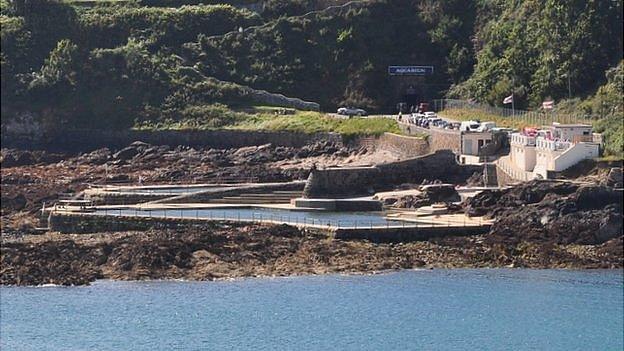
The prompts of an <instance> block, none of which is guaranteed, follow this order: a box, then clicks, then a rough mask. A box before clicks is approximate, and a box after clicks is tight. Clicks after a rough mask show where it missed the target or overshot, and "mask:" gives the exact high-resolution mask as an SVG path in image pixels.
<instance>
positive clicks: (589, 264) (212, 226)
mask: <svg viewBox="0 0 624 351" xmlns="http://www.w3.org/2000/svg"><path fill="white" fill-rule="evenodd" d="M1 252H2V254H1V268H0V284H2V285H42V284H58V285H81V284H89V283H90V282H93V281H95V280H96V279H114V280H145V279H149V280H153V279H186V280H214V279H224V278H241V277H257V276H288V275H308V274H328V273H371V272H378V271H386V270H398V269H412V268H485V267H490V268H493V267H523V268H571V269H583V268H593V269H596V268H603V269H604V268H608V269H613V268H622V267H623V259H622V237H619V238H615V239H611V240H609V241H607V242H605V243H603V244H600V245H578V244H568V245H559V244H552V243H537V242H531V241H520V242H518V243H515V244H503V243H493V242H491V241H490V240H488V237H487V236H486V235H481V236H472V237H453V238H437V239H431V240H429V241H424V242H410V243H386V244H378V243H371V242H367V241H342V240H333V239H331V238H328V237H327V235H326V234H325V233H322V232H319V231H314V230H303V229H298V228H295V227H291V226H287V225H272V226H267V225H225V224H217V223H206V224H205V225H189V226H185V227H180V228H177V229H175V230H170V229H156V228H155V229H151V230H148V231H146V232H106V233H97V234H83V235H75V234H59V233H49V234H45V235H42V236H35V235H31V236H26V237H22V238H9V237H5V238H4V239H3V242H2V248H1Z"/></svg>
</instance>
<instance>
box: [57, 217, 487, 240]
mask: <svg viewBox="0 0 624 351" xmlns="http://www.w3.org/2000/svg"><path fill="white" fill-rule="evenodd" d="M251 222H252V221H248V222H244V221H243V222H239V221H236V220H208V219H194V218H155V217H134V216H104V215H93V214H82V213H80V214H78V213H52V214H51V215H50V218H49V224H50V229H51V230H53V231H59V232H61V233H74V234H87V233H97V232H103V231H128V230H148V229H151V228H176V229H179V228H180V227H184V226H188V225H203V226H205V225H206V224H207V223H213V224H215V225H218V224H222V225H223V224H227V225H230V226H244V225H248V224H250V223H251ZM253 222H254V223H259V224H266V225H277V224H281V223H279V222H276V221H268V220H264V221H253ZM300 227H301V226H300ZM305 228H306V230H316V231H320V232H324V233H326V234H327V235H328V236H329V237H333V238H335V239H342V240H369V241H372V242H409V241H422V240H427V239H430V238H433V237H445V236H468V235H478V234H483V233H486V232H487V231H488V230H489V228H490V226H489V225H480V226H472V227H452V226H451V227H449V226H444V225H442V226H426V227H423V226H419V227H410V226H405V227H396V226H393V227H366V226H363V227H355V228H354V227H350V228H333V227H324V226H322V225H316V226H314V225H306V226H305Z"/></svg>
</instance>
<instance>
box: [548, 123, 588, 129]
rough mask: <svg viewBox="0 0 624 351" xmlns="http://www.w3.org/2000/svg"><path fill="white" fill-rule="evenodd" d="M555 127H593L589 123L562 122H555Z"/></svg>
mask: <svg viewBox="0 0 624 351" xmlns="http://www.w3.org/2000/svg"><path fill="white" fill-rule="evenodd" d="M552 126H553V127H559V128H591V127H592V126H591V125H589V124H562V123H558V122H553V124H552Z"/></svg>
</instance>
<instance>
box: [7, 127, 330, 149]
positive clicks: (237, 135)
mask: <svg viewBox="0 0 624 351" xmlns="http://www.w3.org/2000/svg"><path fill="white" fill-rule="evenodd" d="M137 140H139V141H143V142H146V143H149V144H152V145H187V146H191V147H212V148H219V149H227V148H239V147H244V146H258V145H264V144H269V143H270V144H273V145H276V146H290V147H302V146H304V145H306V144H309V143H313V142H315V141H317V140H331V141H334V142H338V143H342V136H341V135H340V134H336V133H317V134H305V133H293V132H264V131H241V130H167V131H140V130H123V131H103V130H68V131H62V132H59V133H52V134H48V135H44V136H40V135H32V136H29V135H23V134H14V133H2V147H10V148H21V149H47V150H62V151H74V152H84V151H90V150H94V149H97V148H102V147H108V148H122V147H125V146H128V145H129V144H130V143H132V142H134V141H137Z"/></svg>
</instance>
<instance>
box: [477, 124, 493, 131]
mask: <svg viewBox="0 0 624 351" xmlns="http://www.w3.org/2000/svg"><path fill="white" fill-rule="evenodd" d="M495 127H496V123H494V122H481V125H480V126H479V128H477V132H487V131H488V130H492V128H495Z"/></svg>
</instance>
